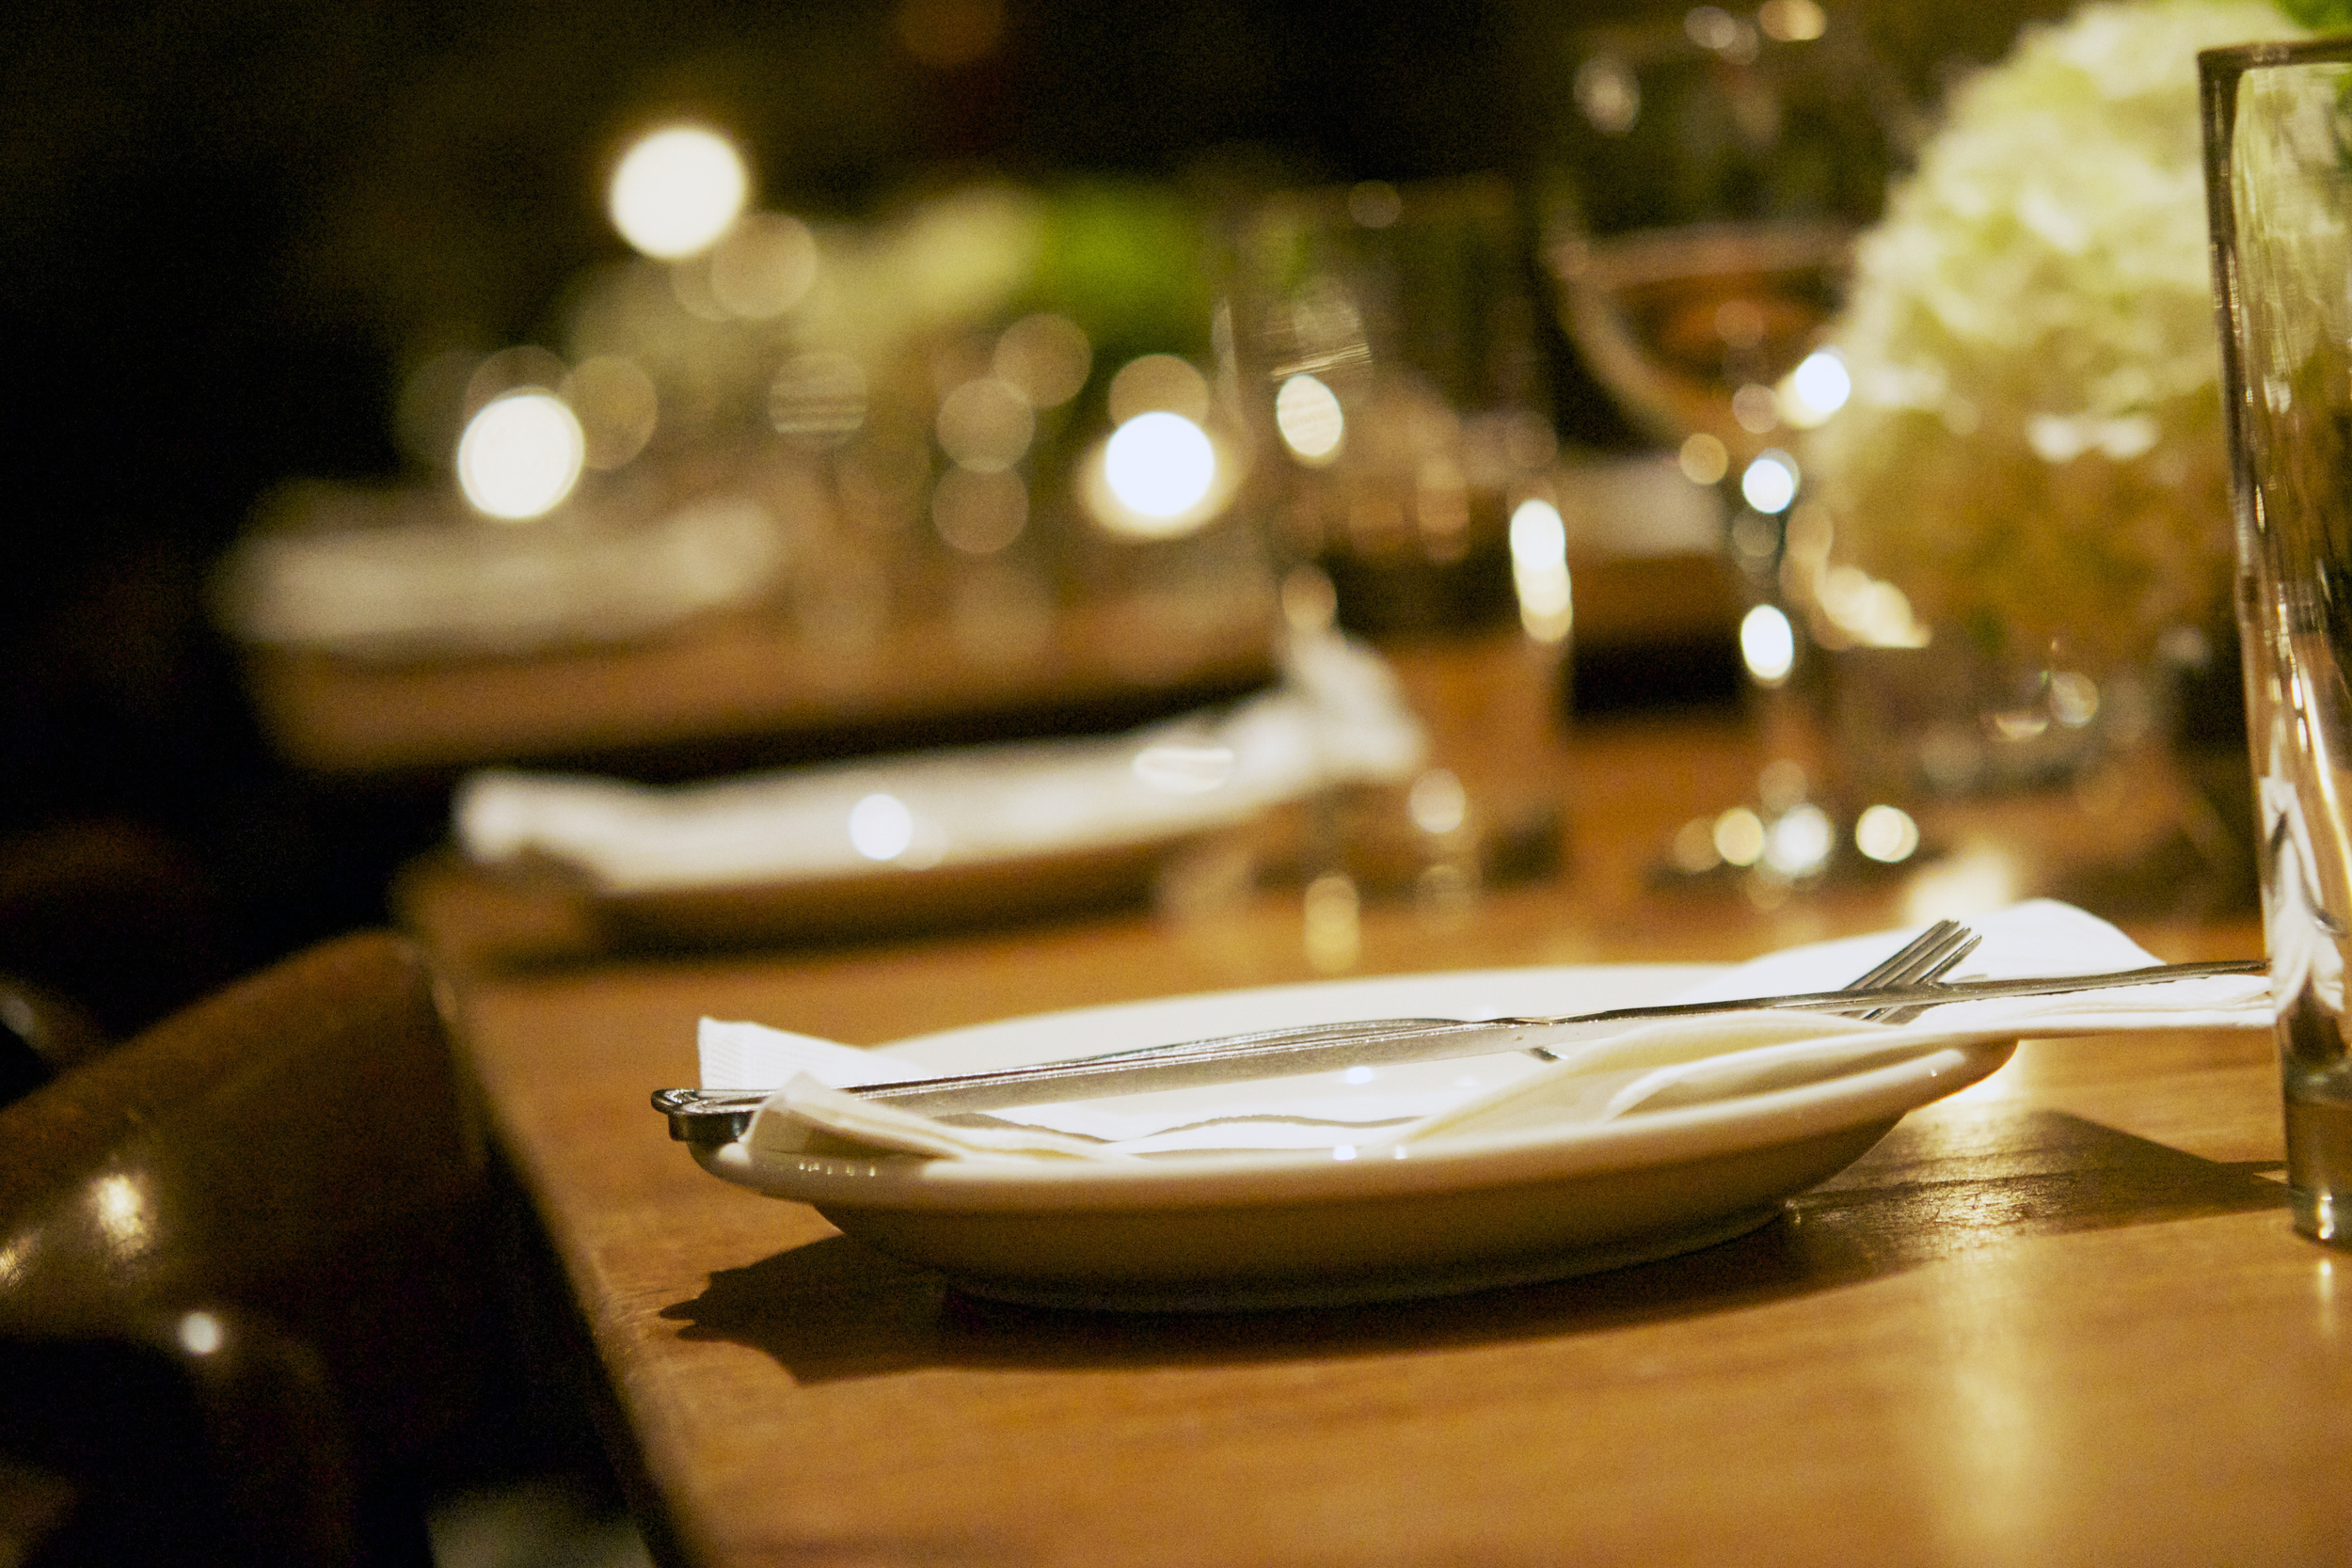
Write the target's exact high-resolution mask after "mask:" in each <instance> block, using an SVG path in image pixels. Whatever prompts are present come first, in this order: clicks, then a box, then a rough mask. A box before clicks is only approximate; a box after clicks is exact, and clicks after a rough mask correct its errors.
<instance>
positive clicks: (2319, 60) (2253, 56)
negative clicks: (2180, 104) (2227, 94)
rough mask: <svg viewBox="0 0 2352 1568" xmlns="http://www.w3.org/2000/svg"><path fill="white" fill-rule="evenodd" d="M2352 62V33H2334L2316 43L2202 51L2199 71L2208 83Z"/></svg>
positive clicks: (2282, 41)
mask: <svg viewBox="0 0 2352 1568" xmlns="http://www.w3.org/2000/svg"><path fill="white" fill-rule="evenodd" d="M2345 60H2352V33H2332V34H2329V35H2328V36H2327V37H2325V38H2315V39H2271V40H2266V41H2265V42H2261V43H2232V44H2225V45H2223V46H2222V47H2220V48H2218V49H2200V50H2199V51H2198V52H2197V70H2198V72H2199V74H2200V75H2201V76H2203V77H2204V79H2205V80H2206V81H2208V82H2211V81H2213V80H2215V79H2216V78H2217V77H2222V76H2242V75H2244V74H2245V73H2246V72H2248V71H2263V70H2267V69H2269V68H2271V67H2274V66H2289V65H2329V64H2333V63H2336V62H2339V61H2345Z"/></svg>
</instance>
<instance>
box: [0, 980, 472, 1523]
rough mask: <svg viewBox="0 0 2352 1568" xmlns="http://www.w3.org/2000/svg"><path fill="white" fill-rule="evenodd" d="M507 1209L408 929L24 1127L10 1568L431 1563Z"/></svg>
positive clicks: (231, 1001) (16, 1228)
mask: <svg viewBox="0 0 2352 1568" xmlns="http://www.w3.org/2000/svg"><path fill="white" fill-rule="evenodd" d="M486 1190H487V1189H486V1183H485V1161H484V1159H483V1155H482V1148H481V1144H480V1141H479V1139H478V1137H477V1136H476V1134H475V1131H474V1127H473V1123H472V1121H471V1119H470V1117H469V1109H468V1098H467V1096H466V1095H465V1094H464V1092H463V1091H462V1089H461V1087H460V1084H459V1079H458V1074H457V1072H456V1070H455V1067H454V1063H453V1058H452V1054H451V1052H450V1049H449V1044H448V1040H447V1037H446V1036H445V1035H444V1033H443V1029H442V1024H441V1019H440V1016H439V1014H438V1012H437V1008H436V1006H435V998H434V994H433V988H432V982H431V978H430V976H429V974H427V972H426V970H425V967H424V966H423V964H422V963H421V960H420V958H419V957H418V955H417V954H416V952H415V951H414V950H413V949H411V948H410V947H409V946H408V945H406V944H405V943H404V942H401V941H399V940H398V939H396V938H394V937H392V936H390V935H389V934H385V933H364V934H360V935H356V936H351V937H345V938H342V939H340V940H338V941H334V942H327V943H326V944H324V945H322V946H319V947H316V948H313V949H311V950H310V951H308V952H306V953H303V954H300V955H298V956H296V957H294V958H289V959H287V960H285V961H284V962H282V963H280V964H278V965H277V966H275V967H273V968H271V969H269V970H267V971H265V972H263V973H262V974H258V975H256V976H254V977H252V978H250V979H247V980H245V981H243V982H241V983H239V984H236V985H234V986H231V987H230V989H228V990H225V991H222V992H220V993H218V994H217V995H215V996H214V997H212V998H211V999H209V1000H207V1001H204V1002H201V1003H199V1004H198V1005H196V1006H192V1007H189V1008H187V1009H186V1010H184V1011H183V1012H180V1013H177V1014H175V1015H173V1016H172V1017H170V1018H167V1019H166V1020H165V1021H164V1022H161V1023H159V1024H157V1025H155V1026H154V1027H152V1028H151V1029H149V1030H148V1031H146V1032H145V1033H143V1034H141V1035H139V1036H137V1037H135V1038H133V1039H131V1040H129V1041H127V1042H125V1043H124V1044H122V1045H120V1046H119V1047H117V1048H115V1049H114V1050H112V1051H110V1052H107V1053H104V1054H103V1055H99V1056H96V1057H93V1058H91V1059H89V1060H87V1061H85V1062H83V1063H81V1064H80V1065H78V1066H76V1067H74V1068H73V1069H72V1070H70V1071H67V1072H65V1073H63V1074H61V1075H60V1076H58V1077H57V1078H56V1079H55V1080H54V1081H53V1082H51V1083H49V1084H47V1085H43V1086H42V1087H40V1088H38V1089H36V1090H34V1091H33V1092H32V1093H30V1094H28V1095H26V1096H24V1098H22V1099H20V1100H18V1101H15V1102H14V1103H12V1104H9V1105H8V1106H7V1107H5V1108H0V1560H10V1559H9V1548H10V1547H11V1546H13V1547H14V1548H15V1550H16V1558H15V1559H13V1560H22V1561H24V1562H27V1563H30V1564H62V1563H76V1562H107V1563H114V1564H135V1563H140V1562H171V1563H188V1562H210V1561H220V1562H230V1561H234V1562H238V1563H272V1562H288V1563H294V1562H299V1563H322V1564H342V1563H375V1562H394V1561H402V1560H408V1561H421V1560H423V1557H424V1551H425V1547H424V1535H423V1529H422V1525H421V1517H417V1518H413V1519H410V1518H407V1517H406V1516H405V1514H404V1513H403V1510H404V1507H405V1503H406V1502H409V1501H413V1500H414V1498H415V1497H416V1493H417V1478H419V1477H420V1476H422V1475H424V1474H426V1473H428V1472H429V1471H430V1469H431V1468H432V1466H433V1464H434V1461H435V1456H436V1453H437V1449H438V1448H439V1446H441V1445H443V1444H446V1443H449V1442H451V1441H453V1438H454V1437H455V1434H457V1433H461V1432H463V1431H464V1430H465V1429H466V1428H467V1427H468V1424H469V1422H471V1421H473V1420H474V1419H475V1418H477V1416H478V1415H479V1414H480V1412H479V1408H478V1407H479V1402H480V1399H481V1391H482V1390H483V1389H484V1388H485V1386H491V1385H492V1384H493V1383H495V1381H496V1377H497V1371H498V1369H497V1368H496V1366H495V1365H494V1363H495V1362H496V1360H497V1359H498V1357H499V1356H500V1355H501V1349H502V1344H503V1341H502V1338H501V1335H500V1334H499V1333H498V1332H497V1331H496V1330H497V1319H498V1315H499V1314H498V1308H497V1307H496V1306H495V1304H494V1302H493V1299H492V1292H491V1291H490V1288H489V1277H488V1276H489V1275H490V1272H491V1271H490V1266H489V1262H488V1259H487V1258H486V1256H485V1225H486V1223H487V1220H486V1215H487V1211H488V1208H489V1205H488V1201H487V1198H486V1196H485V1195H486ZM10 1532H13V1534H14V1540H13V1541H11V1540H10V1538H9V1537H10Z"/></svg>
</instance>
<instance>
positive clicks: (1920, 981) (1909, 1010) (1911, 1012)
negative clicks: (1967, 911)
mask: <svg viewBox="0 0 2352 1568" xmlns="http://www.w3.org/2000/svg"><path fill="white" fill-rule="evenodd" d="M1955 928H1956V929H1957V930H1958V932H1959V934H1960V938H1961V940H1959V941H1956V942H1952V943H1951V944H1950V945H1949V946H1948V947H1947V948H1946V950H1945V951H1944V952H1943V953H1941V954H1939V955H1938V956H1937V958H1936V959H1935V961H1934V962H1933V963H1931V964H1930V965H1928V966H1927V968H1925V969H1924V970H1922V971H1921V972H1920V973H1919V974H1915V975H1909V976H1906V977H1905V978H1904V979H1902V980H1900V981H1898V982H1896V983H1897V984H1899V985H1926V984H1927V983H1928V982H1929V981H1931V980H1940V979H1942V978H1943V977H1944V976H1945V975H1947V974H1950V973H1951V972H1952V971H1953V970H1954V969H1956V968H1958V967H1959V964H1960V960H1961V959H1963V958H1966V957H1967V956H1968V955H1969V954H1971V953H1973V952H1975V951H1976V950H1977V944H1978V943H1979V942H1983V941H1984V937H1983V935H1982V933H1980V932H1977V931H1971V930H1969V929H1968V928H1967V927H1965V926H1957V927H1955ZM1926 1011H1927V1008H1926V1007H1925V1006H1914V1007H1880V1008H1877V1009H1876V1010H1874V1011H1871V1012H1867V1013H1864V1014H1863V1015H1862V1016H1863V1017H1864V1018H1866V1019H1870V1020H1874V1021H1876V1022H1882V1023H1908V1022H1911V1021H1912V1020H1913V1019H1915V1018H1917V1017H1918V1016H1919V1015H1920V1014H1921V1013H1923V1012H1926Z"/></svg>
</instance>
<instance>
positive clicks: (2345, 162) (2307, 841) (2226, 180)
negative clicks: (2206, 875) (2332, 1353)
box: [2198, 39, 2352, 1246]
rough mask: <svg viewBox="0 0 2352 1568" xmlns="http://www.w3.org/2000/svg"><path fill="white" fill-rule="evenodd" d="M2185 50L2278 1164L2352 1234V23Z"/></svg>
mask: <svg viewBox="0 0 2352 1568" xmlns="http://www.w3.org/2000/svg"><path fill="white" fill-rule="evenodd" d="M2198 63H2199V69H2200V72H2201V82H2202V96H2203V110H2204V137H2205V191H2206V201H2207V213H2208V216H2209V218H2210V221H2211V224H2212V230H2213V261H2214V290H2215V297H2216V304H2217V310H2218V313H2219V318H2220V328H2221V358H2222V396H2223V406H2224V414H2225V421H2226V428H2227V430H2228V435H2229V442H2230V457H2231V467H2232V480H2233V497H2234V501H2235V506H2234V512H2235V525H2236V532H2237V553H2238V577H2237V611H2238V618H2239V625H2240V627H2241V630H2242V632H2243V634H2244V647H2245V658H2246V687H2247V702H2248V710H2247V729H2248V740H2249V745H2250V747H2251V750H2252V754H2253V768H2254V779H2255V785H2256V795H2257V799H2258V800H2259V802H2260V804H2259V811H2260V827H2261V831H2262V840H2263V842H2262V853H2261V867H2262V884H2263V919H2264V932H2265V942H2266V943H2267V946H2268V948H2269V955H2270V976H2271V980H2270V983H2271V992H2272V994H2273V995H2274V996H2275V997H2276V998H2277V999H2278V1003H2279V1019H2278V1037H2279V1054H2280V1068H2281V1070H2282V1073H2283V1078H2284V1093H2285V1107H2286V1143H2287V1180H2288V1185H2289V1187H2290V1188H2291V1189H2292V1191H2293V1194H2294V1206H2295V1223H2296V1229H2298V1230H2300V1231H2302V1232H2303V1233H2304V1234H2305V1235H2308V1236H2312V1237H2315V1238H2317V1239H2318V1240H2320V1241H2323V1242H2327V1243H2331V1244H2333V1245H2336V1246H2352V1059H2347V1057H2346V1054H2345V1050H2344V1026H2345V1025H2344V958H2345V951H2346V947H2347V944H2348V943H2352V688H2348V687H2347V685H2346V679H2347V675H2352V39H2336V40H2317V41H2313V42H2308V43H2292V44H2286V43H2272V44H2252V45H2247V46H2244V47H2241V48H2234V49H2219V50H2211V51H2208V52H2206V53H2205V54H2202V55H2200V56H2199V57H2198Z"/></svg>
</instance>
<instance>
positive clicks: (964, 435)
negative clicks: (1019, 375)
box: [936, 375, 1037, 473]
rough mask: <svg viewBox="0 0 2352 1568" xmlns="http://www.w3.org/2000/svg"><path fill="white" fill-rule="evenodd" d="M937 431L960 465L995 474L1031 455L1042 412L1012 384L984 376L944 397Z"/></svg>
mask: <svg viewBox="0 0 2352 1568" xmlns="http://www.w3.org/2000/svg"><path fill="white" fill-rule="evenodd" d="M936 434H937V435H938V436H939V446H940V450H941V451H945V452H946V454H947V455H948V456H950V457H952V458H954V459H955V460H956V461H957V462H958V463H959V464H961V466H963V467H967V468H971V469H975V470H977V471H978V472H981V473H994V472H998V471H1000V470H1002V469H1006V468H1009V467H1012V466H1013V465H1014V464H1015V463H1018V462H1020V461H1021V459H1022V458H1023V457H1024V456H1025V455H1027V453H1028V451H1029V442H1030V440H1031V439H1032V438H1033V437H1034V436H1036V434H1037V413H1036V411H1035V410H1034V409H1032V408H1031V407H1030V406H1029V400H1028V399H1027V398H1025V397H1023V396H1022V395H1021V392H1020V390H1019V388H1015V387H1014V386H1012V385H1011V384H1010V383H1009V382H1005V381H999V380H998V379H997V378H996V377H994V376H993V375H984V376H979V377H977V378H976V379H974V380H971V381H967V382H965V383H964V384H963V385H962V386H961V387H958V388H956V389H955V390H954V391H952V392H949V393H948V394H947V395H946V397H944V398H942V399H941V400H940V403H939V418H938V420H937V421H936Z"/></svg>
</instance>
